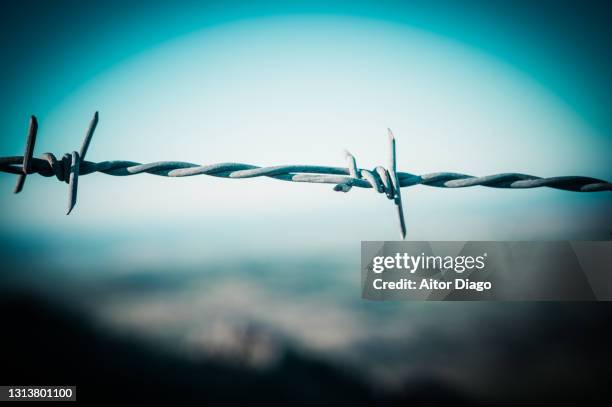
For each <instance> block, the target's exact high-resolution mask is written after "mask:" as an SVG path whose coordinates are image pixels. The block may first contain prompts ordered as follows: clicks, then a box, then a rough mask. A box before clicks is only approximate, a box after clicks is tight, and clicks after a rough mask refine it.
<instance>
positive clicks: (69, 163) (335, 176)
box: [0, 112, 612, 239]
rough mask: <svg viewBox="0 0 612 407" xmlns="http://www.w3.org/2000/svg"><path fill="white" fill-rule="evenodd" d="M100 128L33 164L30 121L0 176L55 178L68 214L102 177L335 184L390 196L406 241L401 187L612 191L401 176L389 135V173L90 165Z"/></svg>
mask: <svg viewBox="0 0 612 407" xmlns="http://www.w3.org/2000/svg"><path fill="white" fill-rule="evenodd" d="M97 124H98V112H96V113H95V114H94V117H93V119H92V120H91V122H90V124H89V127H88V129H87V132H86V133H85V137H84V139H83V143H82V145H81V149H80V150H79V152H77V151H73V152H71V153H67V154H64V156H63V157H62V159H61V160H58V159H57V158H56V157H55V156H54V155H53V154H51V153H44V154H42V155H41V158H34V157H33V154H34V145H35V143H36V134H37V132H38V122H37V120H36V117H35V116H32V117H31V119H30V126H29V129H28V134H27V138H26V147H25V152H24V155H23V156H11V157H0V172H6V173H11V174H18V179H17V183H16V185H15V190H14V192H15V193H19V192H20V191H21V190H22V189H23V186H24V184H25V180H26V177H27V175H30V174H39V175H42V176H44V177H52V176H55V177H56V178H57V179H58V180H59V181H65V182H66V183H68V185H69V188H68V210H67V212H66V214H69V213H70V212H71V211H72V209H73V208H74V206H75V205H76V200H77V187H78V179H79V176H81V175H87V174H92V173H94V172H101V173H104V174H107V175H114V176H127V175H136V174H142V173H147V174H153V175H158V176H164V177H189V176H194V175H210V176H213V177H222V178H239V179H241V178H254V177H269V178H274V179H278V180H282V181H292V182H309V183H323V184H335V186H334V190H335V191H341V192H348V191H350V190H351V188H353V187H358V188H373V189H374V190H375V191H376V192H378V193H381V194H385V195H386V196H387V198H389V199H390V200H393V202H394V204H395V206H396V208H397V213H398V219H399V224H400V234H401V237H402V239H403V238H405V236H406V226H405V221H404V213H403V208H402V198H401V193H400V188H401V187H410V186H413V185H426V186H432V187H438V188H464V187H472V186H477V185H478V186H485V187H490V188H510V189H525V188H539V187H549V188H555V189H562V190H566V191H575V192H599V191H612V183H609V182H607V181H603V180H600V179H596V178H591V177H582V176H561V177H548V178H542V177H536V176H534V175H527V174H520V173H503V174H494V175H486V176H482V177H474V176H472V175H466V174H459V173H453V172H436V173H430V174H422V175H415V174H410V173H407V172H398V171H397V159H396V151H395V137H394V136H393V133H392V132H391V130H388V133H389V142H390V156H389V168H388V169H387V168H384V167H382V166H378V167H376V168H374V169H373V170H371V171H370V170H366V169H360V168H358V167H357V162H356V160H355V157H354V156H353V155H352V154H350V153H349V152H348V151H347V152H346V159H347V167H327V166H319V165H278V166H273V167H258V166H256V165H251V164H242V163H218V164H210V165H199V164H193V163H188V162H182V161H157V162H152V163H148V164H141V163H138V162H134V161H118V160H115V161H101V162H98V163H96V162H92V161H86V160H85V156H86V154H87V150H88V148H89V144H90V143H91V139H92V137H93V134H94V131H95V129H96V126H97Z"/></svg>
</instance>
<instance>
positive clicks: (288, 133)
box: [0, 1, 612, 261]
mask: <svg viewBox="0 0 612 407" xmlns="http://www.w3.org/2000/svg"><path fill="white" fill-rule="evenodd" d="M1 7H2V15H3V17H2V19H3V24H2V28H1V30H2V36H1V41H2V42H1V43H0V46H1V47H2V48H1V49H2V54H3V63H2V66H1V67H0V69H1V70H2V74H1V75H0V86H1V87H2V90H3V92H2V98H3V109H2V113H0V114H1V115H2V121H1V124H0V126H1V129H0V131H1V133H2V138H1V144H0V149H1V151H2V154H5V155H20V154H22V149H23V143H24V135H25V131H26V126H27V118H28V115H29V114H31V113H34V114H36V115H37V116H38V117H39V119H40V132H39V140H38V144H37V153H38V154H40V153H42V152H44V151H51V152H54V153H56V155H61V154H62V153H63V152H66V151H72V150H73V149H76V147H77V146H78V145H79V144H80V140H81V137H82V135H83V133H84V130H85V128H86V126H87V123H88V121H89V119H90V117H91V115H92V114H93V112H94V111H95V110H99V111H100V115H101V120H100V124H99V126H98V130H97V132H96V135H95V138H94V140H93V144H92V146H91V148H90V153H89V155H88V158H89V159H90V160H95V161H102V160H110V159H128V160H134V161H139V162H148V161H157V160H184V161H189V162H196V163H203V164H208V163H214V162H225V161H235V162H245V163H252V164H256V165H275V164H293V163H295V164H301V163H303V164H322V165H343V163H344V159H343V155H342V150H343V149H344V148H347V149H349V150H350V151H351V152H352V153H354V154H355V155H356V157H357V161H358V165H360V166H363V167H366V168H371V167H373V166H375V165H378V164H385V163H386V151H387V145H386V136H385V129H386V128H387V127H391V128H392V129H393V130H394V132H395V134H396V137H397V140H398V156H399V168H400V170H403V171H407V172H412V173H426V172H434V171H447V170H448V171H457V172H464V173H469V174H476V175H484V174H490V173H496V172H515V171H516V172H525V173H531V174H535V175H540V176H553V175H589V176H594V177H600V178H604V179H610V178H612V169H611V166H610V160H609V153H610V151H612V148H611V147H612V138H611V137H610V127H611V126H612V122H611V121H610V117H609V115H608V114H607V111H606V106H609V105H610V103H611V102H612V100H610V99H611V96H610V92H609V89H610V81H611V78H610V75H611V74H610V70H609V63H610V56H611V55H610V53H611V51H610V49H609V47H608V40H609V37H610V35H609V29H608V28H607V24H606V22H607V21H608V18H607V17H608V16H609V13H608V10H607V9H605V7H604V6H601V5H597V4H591V5H588V6H585V5H580V6H579V3H577V2H576V3H566V2H539V3H538V4H537V5H534V4H531V3H530V2H512V3H503V4H497V3H496V4H493V3H490V2H477V1H474V2H472V1H467V2H419V1H417V2H406V3H401V2H316V1H315V2H300V1H298V2H289V3H285V2H275V1H273V2H262V3H254V2H233V1H229V2H219V3H214V4H213V3H205V2H204V3H202V2H181V3H180V4H174V3H171V2H147V3H141V2H130V4H125V3H124V2H121V3H116V4H114V3H113V2H110V3H109V2H95V1H94V2H87V3H83V2H76V1H75V2H70V1H68V2H25V3H24V2H20V3H16V2H14V3H10V2H9V3H5V4H3V5H2V6H1ZM13 183H14V177H12V176H3V177H1V178H0V184H1V187H2V188H3V190H5V191H6V193H5V194H2V196H1V197H0V205H1V206H2V209H3V213H4V214H5V222H4V233H6V234H7V236H9V235H10V236H13V237H14V235H16V234H19V233H21V232H23V231H25V233H26V234H27V233H30V232H34V231H36V232H37V233H38V235H40V234H43V233H45V231H46V232H48V231H49V230H53V231H54V233H58V231H59V230H61V231H62V234H64V235H65V236H64V238H66V239H71V238H72V239H75V241H78V242H81V243H82V242H83V239H87V238H86V237H87V236H95V239H97V240H104V239H107V240H108V241H109V242H111V243H109V244H111V246H112V242H116V245H115V246H114V247H115V249H116V250H118V251H119V252H121V253H122V255H126V253H131V254H130V256H136V257H138V256H144V257H145V258H146V259H154V258H155V257H156V256H160V257H162V258H163V257H166V258H169V259H172V258H174V257H178V258H181V259H185V258H189V257H193V256H195V257H196V258H200V257H201V256H208V255H218V254H220V253H223V255H225V254H226V253H227V252H232V253H235V252H238V253H242V254H247V253H253V254H254V255H258V254H261V253H263V252H266V251H276V250H279V249H282V250H300V251H302V252H309V253H315V254H316V253H322V251H325V250H327V251H331V252H336V250H341V251H342V250H347V251H348V252H350V253H355V251H356V250H357V248H358V247H359V241H360V240H383V239H386V240H388V239H395V238H396V237H397V230H396V229H397V226H396V220H395V213H394V209H393V208H392V205H391V203H389V202H387V201H386V200H385V199H384V198H383V197H381V196H380V195H376V194H373V193H372V191H368V190H359V191H355V190H353V191H351V192H350V193H348V194H338V193H334V192H332V191H331V186H329V185H303V184H288V183H282V182H278V181H275V180H267V179H254V180H240V181H238V180H236V181H234V180H222V179H215V178H210V177H193V178H189V179H162V178H158V177H153V176H147V175H141V176H136V177H129V178H127V177H126V178H113V177H108V176H105V175H102V174H96V175H90V176H87V177H86V178H83V179H82V180H81V182H80V190H79V192H80V193H79V203H78V206H77V208H76V210H75V211H74V212H73V214H72V215H71V216H70V217H68V218H66V216H64V215H63V212H64V206H65V201H66V197H65V194H66V186H65V185H62V184H60V183H57V182H52V180H50V179H44V178H40V177H29V178H28V181H27V185H26V187H25V190H24V192H23V193H22V194H21V195H19V196H12V195H11V194H10V192H9V191H10V189H11V186H12V184H13ZM403 194H404V200H405V209H406V215H407V222H408V238H410V239H415V240H426V239H438V240H443V239H473V240H477V239H480V240H489V239H490V240H492V239H518V240H529V239H576V238H577V239H601V238H606V239H607V238H609V237H610V230H611V229H612V226H611V223H610V222H611V221H610V216H609V215H610V208H611V202H612V200H611V198H610V196H609V195H610V194H608V193H596V194H576V193H570V192H563V191H554V190H544V189H542V190H527V191H503V190H499V191H498V190H490V189H484V188H471V189H465V190H438V189H434V188H427V187H414V188H409V189H405V190H404V192H403ZM19 231H21V232H19ZM169 236H172V239H171V240H169V239H168V237H169ZM43 239H45V238H43ZM47 240H48V243H49V244H53V242H57V239H55V240H54V241H51V240H50V239H47ZM126 247H127V249H126ZM206 248H208V249H206ZM113 250H114V249H113ZM134 253H144V254H142V255H138V254H134ZM116 254H117V253H116ZM117 255H119V254H117ZM136 261H139V260H138V259H136ZM152 261H156V260H152Z"/></svg>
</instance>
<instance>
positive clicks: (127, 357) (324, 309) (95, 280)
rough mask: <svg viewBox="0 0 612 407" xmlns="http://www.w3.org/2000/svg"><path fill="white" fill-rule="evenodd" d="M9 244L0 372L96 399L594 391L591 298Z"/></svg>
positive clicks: (450, 400)
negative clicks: (450, 294)
mask: <svg viewBox="0 0 612 407" xmlns="http://www.w3.org/2000/svg"><path fill="white" fill-rule="evenodd" d="M16 241H17V239H13V240H12V242H13V243H12V244H11V245H4V246H3V249H2V259H3V262H4V264H5V266H4V267H3V273H2V275H1V277H0V290H1V291H0V302H1V310H2V315H3V320H4V323H5V326H6V329H4V330H3V335H2V336H3V339H2V343H3V349H5V350H7V352H3V361H2V362H3V363H2V365H3V368H2V376H3V377H2V382H3V383H12V384H28V383H39V384H43V383H44V384H58V385H59V384H76V385H77V386H78V398H79V399H80V400H94V399H95V400H106V401H111V400H116V399H117V398H119V397H125V398H127V399H130V400H133V401H137V400H165V401H171V400H175V401H176V400H180V401H185V402H187V401H192V402H195V401H217V402H229V401H235V402H249V401H252V400H264V401H266V400H267V401H285V402H289V401H291V402H292V403H298V404H312V403H321V402H325V403H333V402H342V403H354V404H360V405H361V404H395V403H406V402H410V403H413V404H415V405H461V404H468V405H474V404H482V405H515V404H517V403H522V402H525V401H527V400H530V401H533V400H534V398H535V399H538V400H541V401H542V402H543V403H546V404H549V403H553V402H567V401H568V400H569V401H574V402H576V403H578V402H580V403H582V402H585V401H587V400H589V399H591V400H596V399H598V398H599V397H601V395H602V394H609V388H608V385H607V382H608V380H607V379H608V375H607V372H609V367H608V366H609V365H610V362H612V353H611V352H609V343H610V339H611V335H610V334H609V333H608V331H609V330H608V329H607V325H608V320H609V315H610V311H611V308H610V306H609V305H608V304H607V303H489V302H480V303H453V302H451V303H435V302H427V303H411V302H394V303H376V302H369V301H363V300H361V299H360V281H359V278H360V275H359V273H358V265H354V264H348V263H346V262H343V261H342V259H340V258H338V259H335V260H336V261H329V260H326V261H321V260H314V259H309V258H300V257H299V256H292V257H290V258H288V257H285V258H283V257H279V258H269V259H266V260H262V259H257V258H256V259H248V258H246V259H242V258H240V257H237V258H234V259H232V260H231V261H227V262H222V263H211V262H202V264H200V265H199V266H182V267H181V266H179V267H166V266H164V265H162V266H159V267H152V266H151V267H143V268H134V269H132V270H120V269H121V268H120V267H119V265H117V266H118V267H116V268H115V270H113V269H112V268H110V265H109V264H108V263H107V262H105V263H103V264H102V265H101V266H99V267H96V266H95V262H91V264H92V265H94V266H91V267H88V266H85V267H84V266H83V265H82V264H73V265H72V267H71V266H69V265H68V266H64V267H62V268H61V269H55V268H54V266H53V261H48V262H46V263H47V264H48V265H49V267H44V266H40V264H39V263H38V262H36V261H33V259H35V258H36V257H38V260H44V258H45V257H48V258H49V259H53V257H52V256H50V255H49V254H48V253H47V254H45V251H44V250H41V248H40V247H37V248H36V250H37V252H36V253H39V254H34V253H28V249H27V247H23V246H22V247H20V246H19V244H18V243H16ZM23 244H25V243H23ZM30 244H31V243H30ZM82 244H83V247H84V249H83V250H84V251H86V250H87V249H86V247H87V245H88V243H87V242H86V241H83V242H82ZM89 244H91V242H90V243H89ZM78 249H79V248H78V245H77V244H72V245H71V250H76V251H78ZM43 263H45V262H43Z"/></svg>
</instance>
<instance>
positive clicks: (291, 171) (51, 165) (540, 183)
mask: <svg viewBox="0 0 612 407" xmlns="http://www.w3.org/2000/svg"><path fill="white" fill-rule="evenodd" d="M46 157H49V158H46ZM65 157H66V156H65ZM22 163H23V156H11V157H0V172H5V173H11V174H21V173H22V172H23V171H22ZM60 163H62V164H60ZM69 168H70V162H69V161H68V160H66V159H65V158H63V159H62V160H57V159H56V158H55V156H53V154H50V153H45V154H43V158H33V159H31V161H30V170H29V172H28V174H39V175H42V176H44V177H52V176H56V177H57V179H58V180H60V181H66V182H67V180H68V176H67V174H68V173H69V171H68V170H67V169H69ZM95 172H100V173H103V174H107V175H113V176H130V175H137V174H152V175H157V176H163V177H191V176H195V175H210V176H213V177H221V178H236V179H242V178H255V177H269V178H275V179H279V180H283V181H293V182H309V183H322V184H349V185H350V186H352V187H358V188H374V189H376V190H378V184H377V183H376V182H374V183H372V181H370V180H368V178H371V177H373V176H374V174H377V172H376V171H369V170H365V169H357V175H358V176H359V178H357V177H354V176H351V172H350V170H349V169H348V168H345V167H329V166H320V165H278V166H272V167H259V166H256V165H251V164H243V163H231V162H228V163H218V164H210V165H200V164H194V163H189V162H183V161H157V162H152V163H147V164H142V163H139V162H135V161H123V160H114V161H101V162H98V163H96V162H92V161H81V163H80V170H79V175H80V176H82V175H88V174H92V173H95ZM397 177H398V178H399V185H400V187H411V186H414V185H425V186H430V187H437V188H465V187H473V186H484V187H490V188H512V189H525V188H540V187H549V188H555V189H562V190H566V191H575V192H599V191H612V183H610V182H606V181H604V180H601V179H597V178H591V177H582V176H560V177H547V178H543V177H537V176H535V175H528V174H521V173H502V174H493V175H486V176H481V177H477V176H473V175H467V174H460V173H455V172H434V173H428V174H421V175H415V174H410V173H407V172H397ZM373 184H374V185H373Z"/></svg>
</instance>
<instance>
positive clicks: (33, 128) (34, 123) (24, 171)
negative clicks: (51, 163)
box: [14, 115, 38, 194]
mask: <svg viewBox="0 0 612 407" xmlns="http://www.w3.org/2000/svg"><path fill="white" fill-rule="evenodd" d="M37 133H38V120H36V116H33V115H32V116H31V117H30V126H29V128H28V135H27V136H26V145H25V152H24V153H23V160H22V166H21V174H19V175H18V176H17V183H16V184H15V189H14V192H15V193H16V194H18V193H20V192H21V190H22V189H23V186H24V184H25V180H26V177H27V176H28V174H30V172H31V171H32V168H31V167H32V156H33V155H34V145H35V144H36V134H37Z"/></svg>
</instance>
